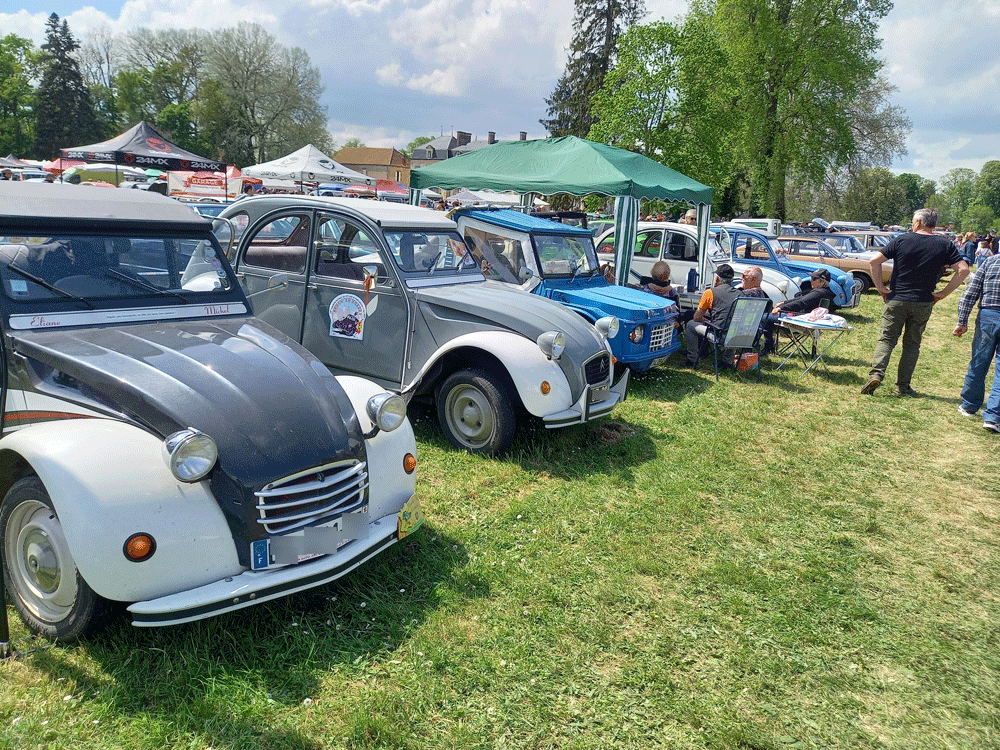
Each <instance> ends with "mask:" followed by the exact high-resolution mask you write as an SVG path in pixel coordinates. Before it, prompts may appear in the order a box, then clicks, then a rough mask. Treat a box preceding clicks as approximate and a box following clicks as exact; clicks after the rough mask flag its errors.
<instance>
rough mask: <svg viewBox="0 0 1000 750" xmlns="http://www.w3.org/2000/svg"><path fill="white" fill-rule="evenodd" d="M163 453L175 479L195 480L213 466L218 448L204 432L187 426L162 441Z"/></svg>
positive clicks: (217, 454) (217, 456) (217, 455)
mask: <svg viewBox="0 0 1000 750" xmlns="http://www.w3.org/2000/svg"><path fill="white" fill-rule="evenodd" d="M163 455H164V458H165V459H166V461H167V466H169V467H170V472H171V473H172V474H173V475H174V476H175V477H176V478H177V479H179V480H180V481H182V482H197V481H198V480H199V479H201V478H202V477H204V476H205V475H206V474H208V472H210V471H211V470H212V467H213V466H215V462H216V460H217V459H218V458H219V448H218V446H216V444H215V441H214V440H212V438H210V437H209V436H208V435H206V434H205V433H204V432H199V431H198V430H196V429H194V428H193V427H188V428H187V429H186V430H180V431H178V432H175V433H174V434H173V435H170V436H169V437H168V438H167V439H166V440H164V441H163Z"/></svg>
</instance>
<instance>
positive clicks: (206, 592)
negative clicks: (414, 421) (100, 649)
mask: <svg viewBox="0 0 1000 750" xmlns="http://www.w3.org/2000/svg"><path fill="white" fill-rule="evenodd" d="M210 229H211V227H210V224H209V222H208V221H207V220H206V219H203V218H201V217H199V216H198V215H197V214H195V213H194V212H193V211H191V210H190V209H189V208H188V207H186V206H184V205H183V204H181V203H178V202H176V201H174V200H172V199H169V198H165V197H162V196H159V195H155V194H151V193H145V192H140V191H133V190H127V191H126V190H115V191H108V190H96V189H90V188H85V187H72V186H61V185H48V184H38V185H32V184H24V183H0V283H2V287H3V288H2V290H0V313H2V326H3V346H2V347H0V356H2V357H3V367H2V368H0V372H2V377H3V380H2V389H3V393H2V399H0V403H2V404H3V436H2V438H0V497H2V498H3V500H2V505H0V533H2V542H3V568H4V582H5V584H6V587H7V589H8V591H9V592H10V594H11V597H12V599H13V601H14V604H15V605H16V607H17V609H18V611H19V613H20V614H21V616H22V618H23V619H24V620H25V622H26V623H27V625H28V626H29V627H30V628H32V629H34V630H36V631H39V632H42V633H44V634H46V635H48V636H50V637H54V638H59V639H61V640H72V639H73V638H75V637H77V636H79V635H81V634H82V633H84V632H85V631H86V630H88V628H89V627H90V626H92V625H94V624H96V623H97V622H99V621H100V620H101V619H102V615H103V614H104V613H105V612H107V611H109V610H110V609H112V608H111V607H110V606H109V600H110V601H113V602H127V603H129V606H128V609H129V611H130V612H131V615H132V619H133V622H134V623H135V624H136V625H140V626H156V625H168V624H174V623H182V622H188V621H192V620H198V619H201V618H205V617H209V616H212V615H215V614H218V613H221V612H226V611H230V610H234V609H239V608H242V607H247V606H250V605H253V604H256V603H259V602H262V601H267V600H269V599H274V598H276V597H279V596H284V595H287V594H290V593H293V592H296V591H301V590H303V589H307V588H310V587H313V586H318V585H320V584H323V583H326V582H328V581H331V580H333V579H335V578H338V577H339V576H342V575H344V574H346V573H348V572H349V571H351V570H352V569H354V568H356V567H357V566H358V565H360V564H362V563H363V562H365V561H366V560H369V559H371V558H372V557H374V556H375V555H377V554H378V553H379V552H381V551H383V550H385V549H387V548H388V547H389V546H390V545H392V544H393V543H394V542H395V541H396V540H397V539H399V538H400V537H402V536H404V535H405V534H407V533H409V532H410V531H412V530H413V529H414V528H415V527H416V526H417V525H419V523H420V511H419V505H418V503H417V499H416V496H415V494H414V487H415V474H414V469H415V467H416V447H415V443H414V439H413V432H412V430H411V428H410V425H409V422H408V420H407V419H406V414H405V404H404V403H403V401H402V399H401V398H400V397H399V396H398V395H393V394H389V393H386V392H385V391H384V390H383V389H382V388H380V387H378V386H377V385H375V384H373V383H371V382H370V381H366V380H364V379H361V378H357V377H335V376H333V375H332V374H331V373H330V371H329V370H328V369H327V368H326V367H324V366H323V365H322V364H321V363H320V362H319V361H318V360H317V359H316V358H314V357H313V356H312V355H311V354H309V353H308V352H307V351H306V350H305V349H303V348H302V347H301V346H299V344H297V343H296V342H294V341H292V340H290V339H288V338H287V337H286V336H284V335H283V334H281V333H279V332H278V331H276V330H274V329H273V328H271V327H270V326H268V325H266V324H263V323H261V322H260V321H258V320H256V319H255V318H254V317H253V316H252V315H251V314H250V309H249V303H248V300H247V298H246V297H245V296H244V293H243V291H242V290H241V288H240V286H239V285H238V284H237V283H236V279H235V278H234V277H233V274H232V269H231V268H230V266H229V264H228V262H227V261H226V259H225V257H224V254H223V252H222V250H221V248H220V247H219V246H218V244H217V242H216V240H215V238H214V236H213V235H212V233H211V231H210Z"/></svg>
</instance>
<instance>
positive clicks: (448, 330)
mask: <svg viewBox="0 0 1000 750" xmlns="http://www.w3.org/2000/svg"><path fill="white" fill-rule="evenodd" d="M215 225H216V234H217V235H218V236H219V237H220V240H222V244H223V245H229V246H230V249H229V251H228V252H229V255H230V259H231V260H232V262H233V266H234V267H235V268H236V271H237V276H238V278H239V280H240V283H241V284H242V285H243V286H244V288H245V289H246V290H247V293H249V294H251V295H253V297H254V300H253V304H254V309H255V311H256V312H257V314H258V315H259V316H260V317H261V319H262V320H265V321H267V322H268V323H270V324H272V325H273V326H274V327H275V328H277V329H279V330H280V331H283V332H284V333H286V334H287V335H288V336H291V337H292V338H294V339H297V340H298V341H301V342H302V344H303V345H304V346H305V347H306V348H307V349H309V351H311V352H312V353H313V354H315V355H316V356H317V357H319V358H320V359H321V360H322V361H323V362H324V363H325V364H327V365H328V366H329V367H330V368H331V369H333V370H334V372H338V373H349V374H355V375H360V376H363V377H367V378H371V379H373V380H374V381H375V382H377V383H379V384H380V385H382V386H383V387H385V388H389V389H392V390H394V391H397V392H400V393H403V394H405V395H406V396H407V398H410V397H414V396H416V397H426V398H428V399H433V400H434V402H435V404H436V406H437V413H438V421H439V423H440V425H441V427H442V429H443V431H444V433H445V436H446V437H447V438H448V439H449V440H450V441H451V443H452V444H453V445H455V446H456V447H458V448H460V449H463V450H467V451H471V452H474V453H486V454H495V453H499V452H502V451H503V450H504V449H505V448H507V447H508V446H509V445H510V442H511V441H512V439H513V437H514V434H515V429H516V424H517V416H518V414H519V413H521V414H529V415H531V416H532V417H536V418H538V419H540V420H541V421H542V423H543V424H544V425H545V426H546V427H550V428H554V427H565V426H568V425H573V424H580V423H581V422H586V421H588V420H591V419H595V418H598V417H602V416H605V415H607V414H610V413H611V412H612V411H613V410H614V409H615V407H616V406H618V404H619V403H620V402H621V401H622V400H623V399H624V398H625V394H626V392H627V389H628V373H627V372H626V374H625V375H623V376H622V377H621V379H620V380H619V381H618V382H617V383H614V382H613V380H612V378H613V375H614V367H613V356H612V353H611V349H610V347H609V345H608V336H609V333H610V335H611V336H613V335H614V333H612V331H614V332H617V329H618V319H617V318H616V317H614V316H607V317H603V318H601V319H599V320H597V321H596V322H595V323H593V324H592V323H590V322H588V321H586V320H584V319H582V318H581V317H580V316H579V315H577V314H576V313H575V312H573V311H572V310H570V309H568V308H566V307H564V306H563V305H560V304H558V303H556V302H553V301H552V300H549V299H545V298H543V297H540V296H538V295H536V294H530V293H528V292H524V291H521V290H519V289H513V288H511V286H510V285H509V284H501V283H499V282H496V281H487V280H486V278H485V276H484V275H483V272H482V269H481V261H482V258H481V257H479V258H477V257H476V256H475V255H474V253H473V252H472V251H471V250H470V249H469V248H468V247H467V245H466V243H465V241H464V240H463V239H462V237H461V235H460V234H459V232H458V225H457V224H455V222H454V221H452V220H451V219H449V218H447V217H446V216H445V215H444V214H443V213H442V212H440V211H431V210H429V209H425V208H418V207H416V206H409V205H398V204H393V203H387V202H381V201H369V200H359V199H347V198H324V197H317V196H302V195H266V196H259V197H253V198H245V199H242V200H239V201H237V202H236V203H234V204H233V205H232V206H230V207H229V208H227V209H226V210H225V211H223V212H222V213H221V214H220V215H219V218H218V219H216V222H215Z"/></svg>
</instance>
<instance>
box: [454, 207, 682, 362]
mask: <svg viewBox="0 0 1000 750" xmlns="http://www.w3.org/2000/svg"><path fill="white" fill-rule="evenodd" d="M454 218H455V221H456V222H457V223H458V228H459V230H460V231H461V232H462V236H463V238H464V239H465V242H466V244H467V245H469V247H471V248H473V252H474V253H477V254H479V253H481V254H482V258H483V260H484V261H485V262H486V264H488V265H486V266H485V268H486V275H487V277H488V278H492V279H496V280H497V281H503V282H506V283H509V284H514V285H517V286H519V287H521V288H522V289H525V290H527V291H531V292H534V293H535V294H539V295H542V296H543V297H548V298H549V299H551V300H554V301H555V302H559V303H561V304H563V305H565V306H567V307H569V308H570V309H572V310H575V311H576V312H577V313H579V314H580V315H582V316H583V317H584V318H586V319H587V320H589V321H590V322H591V323H595V322H596V321H597V320H599V319H600V318H602V317H604V316H607V315H614V316H615V317H617V318H618V322H619V327H618V330H617V332H614V333H609V335H608V343H609V344H610V345H611V352H612V354H613V355H614V357H615V359H616V360H617V361H618V362H620V363H622V364H624V365H628V366H629V367H630V368H631V369H632V370H633V371H634V372H643V371H645V370H648V369H649V368H650V367H652V366H655V365H658V364H661V363H662V362H664V361H665V360H666V359H667V357H669V356H670V355H671V354H672V353H673V352H675V351H677V350H678V349H679V348H680V342H679V341H678V340H677V336H676V335H675V331H676V325H675V323H676V321H677V306H676V305H675V304H674V303H673V302H672V301H670V300H667V299H664V298H663V297H658V296H656V295H655V294H650V293H649V292H644V291H640V290H638V289H631V288H629V287H623V286H616V285H614V284H610V283H608V281H607V279H605V278H604V274H603V273H601V270H600V261H599V260H598V258H597V253H596V252H595V250H594V242H593V235H592V234H591V232H590V231H589V230H588V229H584V228H582V227H575V226H571V225H569V224H562V223H560V222H557V221H550V220H548V219H542V218H539V217H536V216H530V215H528V214H524V213H521V212H519V211H514V210H511V209H459V210H458V211H457V212H456V213H455V217H454Z"/></svg>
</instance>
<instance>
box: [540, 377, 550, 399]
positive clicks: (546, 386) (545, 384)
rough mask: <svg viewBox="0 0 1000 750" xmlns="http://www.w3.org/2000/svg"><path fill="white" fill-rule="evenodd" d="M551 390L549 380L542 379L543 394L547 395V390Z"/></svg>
mask: <svg viewBox="0 0 1000 750" xmlns="http://www.w3.org/2000/svg"><path fill="white" fill-rule="evenodd" d="M551 390H552V386H551V385H550V384H549V381H548V380H543V381H542V394H543V395H545V396H547V395H549V391H551Z"/></svg>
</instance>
